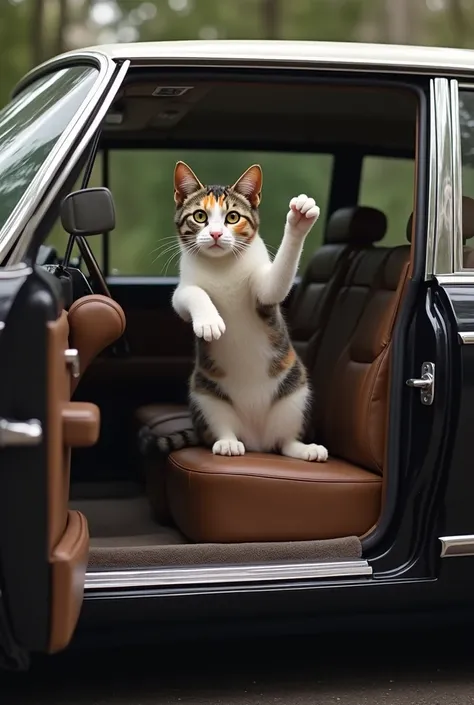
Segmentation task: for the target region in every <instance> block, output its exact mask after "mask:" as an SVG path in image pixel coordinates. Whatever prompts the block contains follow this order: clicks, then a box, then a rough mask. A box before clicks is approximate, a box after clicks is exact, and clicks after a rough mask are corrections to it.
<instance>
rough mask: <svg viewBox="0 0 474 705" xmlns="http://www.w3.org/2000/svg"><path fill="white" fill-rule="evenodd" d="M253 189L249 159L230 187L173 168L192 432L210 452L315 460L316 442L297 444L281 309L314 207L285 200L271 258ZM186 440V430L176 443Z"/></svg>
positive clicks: (256, 170) (304, 200) (298, 427)
mask: <svg viewBox="0 0 474 705" xmlns="http://www.w3.org/2000/svg"><path fill="white" fill-rule="evenodd" d="M261 190H262V170H261V167H260V166H258V165H256V164H255V165H253V166H251V167H250V168H249V169H247V171H246V172H245V173H244V174H243V175H242V176H241V177H240V178H239V179H238V180H237V181H236V182H235V184H234V185H233V186H204V185H203V184H202V183H201V182H200V181H199V179H198V178H197V176H196V175H195V174H194V172H193V171H192V169H190V167H189V166H187V165H186V164H184V163H183V162H178V163H177V165H176V168H175V173H174V199H175V204H176V215H175V224H176V228H177V232H178V237H179V243H180V249H181V260H180V282H179V285H178V286H177V288H176V289H175V291H174V294H173V298H172V305H173V308H174V309H175V311H176V312H177V313H178V315H179V316H180V317H181V318H182V319H184V320H185V321H189V322H191V323H192V326H193V330H194V333H195V335H196V364H195V368H194V372H193V374H192V377H191V380H190V393H189V399H190V408H191V413H192V420H193V426H194V431H195V434H196V435H197V438H198V439H199V441H200V442H201V443H203V444H204V445H207V446H209V447H210V448H212V452H213V453H215V454H219V455H243V454H244V453H245V451H246V450H248V451H261V452H271V451H275V452H279V453H281V454H282V455H285V456H289V457H291V458H299V459H301V460H308V461H319V462H324V461H326V460H327V458H328V452H327V450H326V448H325V447H324V446H321V445H317V444H316V443H310V444H306V443H303V442H302V441H301V440H300V439H301V436H302V433H303V427H304V421H305V413H306V411H307V408H308V405H309V403H310V389H309V385H308V380H307V375H306V370H305V368H304V365H303V363H302V362H301V360H300V359H299V358H298V356H297V354H296V352H295V350H294V348H293V346H292V344H291V341H290V337H289V334H288V330H287V327H286V324H285V321H284V319H283V316H282V313H281V310H280V304H281V302H282V301H283V300H284V299H285V298H286V296H287V295H288V293H289V291H290V288H291V286H292V283H293V280H294V277H295V274H296V271H297V268H298V264H299V259H300V255H301V251H302V249H303V244H304V241H305V238H306V236H307V235H308V233H309V231H310V230H311V228H312V227H313V225H314V223H315V222H316V220H317V219H318V217H319V208H318V206H317V205H316V204H315V201H314V199H312V198H308V197H307V196H305V195H300V196H298V197H296V198H292V199H291V201H290V210H289V212H288V215H287V217H286V225H285V230H284V234H283V240H282V242H281V245H280V248H279V250H278V252H277V254H276V256H275V259H274V261H273V262H272V261H271V259H270V257H269V255H268V252H267V249H266V247H265V244H264V242H263V240H262V239H261V237H260V235H259V232H258V230H259V211H258V207H259V203H260V198H261ZM186 441H187V442H186ZM192 444H193V442H192V437H191V435H188V436H187V437H186V439H185V440H184V441H183V442H182V443H181V444H180V445H192Z"/></svg>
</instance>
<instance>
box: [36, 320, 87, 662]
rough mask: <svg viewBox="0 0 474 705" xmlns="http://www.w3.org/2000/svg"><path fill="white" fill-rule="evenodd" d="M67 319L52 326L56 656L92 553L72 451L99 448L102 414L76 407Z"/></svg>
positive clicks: (68, 633)
mask: <svg viewBox="0 0 474 705" xmlns="http://www.w3.org/2000/svg"><path fill="white" fill-rule="evenodd" d="M68 348H69V325H68V320H67V314H66V312H65V311H63V312H62V313H61V315H60V317H59V318H58V319H57V320H56V321H53V322H52V323H49V324H48V357H47V361H48V375H47V384H48V428H49V437H48V439H47V453H48V500H49V501H48V528H49V532H48V560H49V563H50V565H51V616H50V618H51V625H50V626H51V628H50V640H49V648H48V650H49V651H50V652H54V651H58V650H59V649H62V648H64V647H65V646H67V644H68V643H69V641H70V639H71V638H72V635H73V633H74V629H75V626H76V623H77V620H78V618H79V613H80V609H81V605H82V598H83V590H84V579H85V572H86V566H87V560H88V554H89V531H88V526H87V520H86V518H85V517H84V516H82V514H79V513H78V512H70V511H69V510H68V505H69V485H70V463H71V447H76V446H84V445H86V446H87V445H93V444H94V443H95V442H96V440H97V437H98V434H99V425H100V414H99V409H98V408H97V407H96V406H95V405H93V404H81V403H77V402H71V401H70V397H71V369H70V368H69V366H68V364H67V361H66V355H65V351H66V350H67V349H68Z"/></svg>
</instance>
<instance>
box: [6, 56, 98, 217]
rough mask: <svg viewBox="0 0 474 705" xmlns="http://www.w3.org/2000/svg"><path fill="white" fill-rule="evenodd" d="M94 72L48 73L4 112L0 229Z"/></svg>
mask: <svg viewBox="0 0 474 705" xmlns="http://www.w3.org/2000/svg"><path fill="white" fill-rule="evenodd" d="M97 74H98V71H97V69H95V68H93V67H78V66H75V67H71V68H65V69H62V70H61V71H56V72H55V73H52V74H48V75H47V76H44V77H42V78H40V79H38V80H37V81H35V82H34V83H33V84H31V85H30V86H28V87H27V88H25V90H24V91H22V92H21V93H20V94H19V95H18V96H17V97H15V98H14V99H13V100H12V101H11V103H9V104H8V105H7V106H6V107H4V108H3V110H1V111H0V230H1V229H2V228H3V226H4V225H5V223H6V222H7V220H8V218H9V217H10V215H11V214H12V213H13V211H14V209H15V207H16V206H17V205H18V203H19V202H20V199H21V198H22V196H23V195H24V194H25V193H26V191H27V189H28V187H29V186H30V184H31V183H32V181H33V179H34V178H35V176H36V174H37V173H38V171H39V170H40V168H41V166H42V165H43V164H44V162H45V161H46V159H47V157H48V155H49V154H50V152H51V150H52V149H53V148H54V146H55V144H56V143H57V142H58V140H59V138H60V137H61V135H62V133H63V132H64V131H65V130H66V128H67V127H68V125H69V123H70V122H71V120H72V119H73V118H74V116H75V115H76V113H77V111H78V110H79V108H80V106H81V104H82V103H83V101H84V99H85V98H86V96H87V94H88V93H89V91H90V89H91V86H92V85H93V83H94V81H95V80H96V77H97Z"/></svg>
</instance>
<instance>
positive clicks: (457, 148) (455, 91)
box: [450, 81, 463, 272]
mask: <svg viewBox="0 0 474 705" xmlns="http://www.w3.org/2000/svg"><path fill="white" fill-rule="evenodd" d="M450 92H451V116H452V127H451V141H452V153H453V271H454V272H460V271H462V269H463V240H462V156H461V125H460V121H459V88H458V82H457V81H451V85H450Z"/></svg>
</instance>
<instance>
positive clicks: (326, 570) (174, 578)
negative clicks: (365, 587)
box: [84, 559, 372, 592]
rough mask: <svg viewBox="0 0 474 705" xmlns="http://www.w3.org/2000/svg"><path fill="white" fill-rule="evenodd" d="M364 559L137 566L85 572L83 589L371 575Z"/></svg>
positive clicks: (281, 580) (94, 589) (291, 580)
mask: <svg viewBox="0 0 474 705" xmlns="http://www.w3.org/2000/svg"><path fill="white" fill-rule="evenodd" d="M371 576H372V567H371V566H370V565H369V564H368V562H367V561H366V560H362V559H360V560H351V561H334V562H318V563H316V562H314V563H272V564H264V563H261V564H258V563H255V564H248V565H229V566H192V567H186V566H183V567H180V568H166V567H164V568H149V569H145V568H140V569H136V570H108V571H88V572H87V573H86V579H85V585H84V589H85V591H86V592H91V591H96V590H113V589H118V588H124V589H125V588H166V587H181V586H182V587H186V586H191V585H228V584H235V583H238V584H240V585H242V584H245V583H256V582H262V583H264V582H272V583H278V582H297V581H302V580H321V579H331V578H332V579H335V578H360V577H371Z"/></svg>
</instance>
